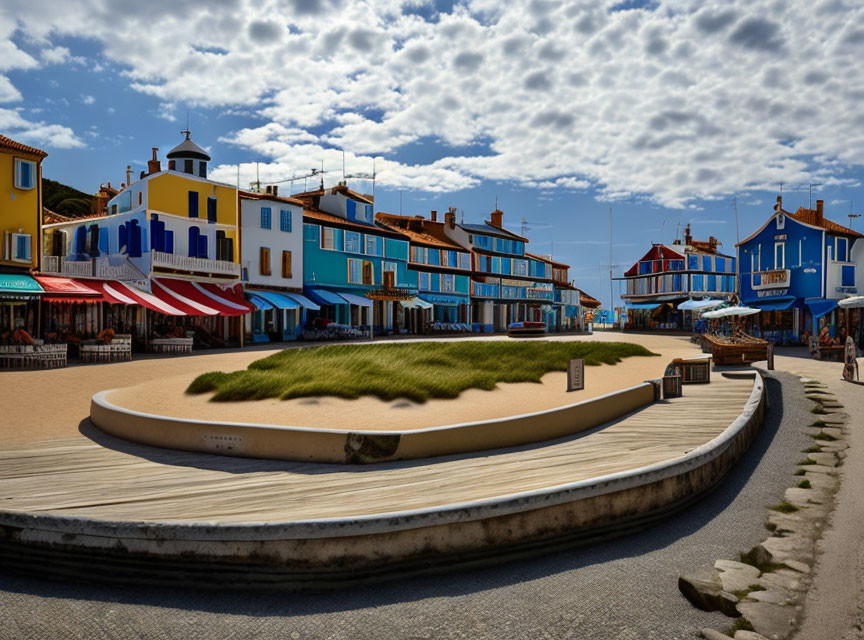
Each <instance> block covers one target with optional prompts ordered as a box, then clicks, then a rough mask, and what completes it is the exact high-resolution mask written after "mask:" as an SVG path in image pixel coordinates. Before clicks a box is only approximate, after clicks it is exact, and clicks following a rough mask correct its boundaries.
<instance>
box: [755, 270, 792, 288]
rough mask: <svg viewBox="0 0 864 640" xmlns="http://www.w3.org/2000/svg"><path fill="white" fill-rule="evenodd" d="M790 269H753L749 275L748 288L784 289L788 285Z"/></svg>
mask: <svg viewBox="0 0 864 640" xmlns="http://www.w3.org/2000/svg"><path fill="white" fill-rule="evenodd" d="M790 274H791V271H789V269H768V270H767V271H754V272H753V273H752V274H751V275H750V278H751V280H750V288H751V289H753V291H762V290H764V289H786V288H788V287H789V282H790Z"/></svg>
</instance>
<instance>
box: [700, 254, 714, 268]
mask: <svg viewBox="0 0 864 640" xmlns="http://www.w3.org/2000/svg"><path fill="white" fill-rule="evenodd" d="M711 262H712V261H711V256H702V271H714V267H713V266H712V265H711Z"/></svg>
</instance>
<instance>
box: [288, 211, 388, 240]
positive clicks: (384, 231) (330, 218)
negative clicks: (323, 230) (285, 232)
mask: <svg viewBox="0 0 864 640" xmlns="http://www.w3.org/2000/svg"><path fill="white" fill-rule="evenodd" d="M303 219H304V220H306V219H310V220H318V221H319V222H324V223H327V224H330V225H334V226H337V227H346V228H349V229H356V230H358V231H364V232H366V233H369V232H370V231H371V232H375V233H377V234H378V235H383V236H390V237H391V238H399V239H400V240H404V239H405V236H404V234H402V233H401V232H397V231H394V230H392V229H391V228H389V227H375V226H371V225H368V224H361V223H359V222H352V221H351V220H346V219H345V218H340V217H339V216H334V215H333V214H331V213H325V212H323V211H319V210H318V209H310V208H308V207H304V208H303Z"/></svg>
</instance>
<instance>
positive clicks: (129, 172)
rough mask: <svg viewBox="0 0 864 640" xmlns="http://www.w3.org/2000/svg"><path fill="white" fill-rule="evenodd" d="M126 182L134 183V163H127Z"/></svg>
mask: <svg viewBox="0 0 864 640" xmlns="http://www.w3.org/2000/svg"><path fill="white" fill-rule="evenodd" d="M126 184H132V165H131V164H127V165H126Z"/></svg>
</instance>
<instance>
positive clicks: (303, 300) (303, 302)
mask: <svg viewBox="0 0 864 640" xmlns="http://www.w3.org/2000/svg"><path fill="white" fill-rule="evenodd" d="M285 295H286V296H287V297H289V298H291V299H292V300H294V301H296V302H297V303H298V304H299V305H300V306H301V307H305V308H306V309H309V311H319V310H320V309H321V307H319V306H318V305H317V304H315V303H314V302H312V301H311V300H310V299H309V298H307V297H306V296H304V295H301V294H299V293H286V294H285Z"/></svg>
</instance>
